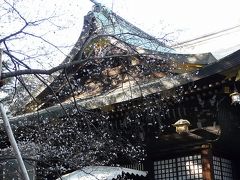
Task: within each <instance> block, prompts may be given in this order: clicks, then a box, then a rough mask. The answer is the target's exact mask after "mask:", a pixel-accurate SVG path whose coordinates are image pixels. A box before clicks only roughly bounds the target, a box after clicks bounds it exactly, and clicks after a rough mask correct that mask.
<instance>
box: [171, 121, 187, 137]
mask: <svg viewBox="0 0 240 180" xmlns="http://www.w3.org/2000/svg"><path fill="white" fill-rule="evenodd" d="M173 126H174V127H176V132H177V133H178V134H182V133H187V132H188V126H190V122H189V121H188V120H186V119H179V120H178V121H177V122H175V123H174V124H173Z"/></svg>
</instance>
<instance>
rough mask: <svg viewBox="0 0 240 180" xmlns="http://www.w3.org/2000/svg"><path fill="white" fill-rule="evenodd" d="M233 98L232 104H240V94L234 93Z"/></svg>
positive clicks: (231, 95)
mask: <svg viewBox="0 0 240 180" xmlns="http://www.w3.org/2000/svg"><path fill="white" fill-rule="evenodd" d="M230 97H231V98H232V104H240V93H239V92H237V91H235V92H234V93H232V94H230Z"/></svg>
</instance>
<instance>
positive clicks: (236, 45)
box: [98, 0, 240, 57]
mask: <svg viewBox="0 0 240 180" xmlns="http://www.w3.org/2000/svg"><path fill="white" fill-rule="evenodd" d="M98 2H101V3H102V4H104V5H106V6H107V7H109V8H111V9H113V11H114V12H116V13H118V14H119V15H121V16H122V17H124V18H125V19H127V20H128V21H130V22H132V23H133V24H136V25H137V26H139V27H140V28H142V29H143V30H145V31H147V32H149V33H150V34H152V35H154V36H159V35H161V33H162V32H163V31H164V32H165V33H169V32H173V34H171V35H172V36H173V37H174V40H176V42H183V41H187V40H191V39H194V38H197V37H201V36H204V35H207V34H211V33H215V32H218V31H221V30H224V29H228V28H231V27H235V26H238V25H240V13H239V6H240V1H238V0H210V1H209V0H194V1H193V0H181V1H179V0H165V1H164V0H141V1H137V0H98ZM170 38H172V37H170ZM209 38H210V40H207V41H206V38H205V39H201V43H200V42H198V43H194V45H193V46H184V48H182V49H178V51H180V52H182V53H184V52H186V53H201V52H212V53H213V54H214V55H215V56H217V57H222V56H225V55H226V54H228V53H230V52H232V51H235V50H237V49H240V27H238V28H234V29H232V30H231V31H225V32H223V33H220V34H217V35H215V36H210V37H208V39H209ZM203 40H204V41H203Z"/></svg>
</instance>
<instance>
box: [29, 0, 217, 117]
mask: <svg viewBox="0 0 240 180" xmlns="http://www.w3.org/2000/svg"><path fill="white" fill-rule="evenodd" d="M94 43H95V44H94ZM89 47H92V48H93V52H94V53H92V54H90V55H88V54H87V53H86V51H87V49H88V48H89ZM104 48H105V49H104ZM89 52H92V51H89ZM86 56H87V57H90V58H89V59H90V60H89V61H87V62H88V65H94V63H95V64H96V63H99V62H100V61H99V58H100V59H102V60H101V63H105V60H108V61H109V60H110V61H111V59H115V60H116V58H107V57H108V56H118V57H117V58H120V59H123V58H125V60H124V63H126V62H127V61H128V63H130V65H129V69H128V70H127V71H128V72H126V69H124V68H125V65H123V64H118V65H112V64H113V63H111V62H110V63H108V64H106V63H105V64H106V66H105V67H102V69H101V72H100V74H101V75H97V77H98V78H99V79H101V80H104V79H109V78H112V76H111V77H110V75H109V73H111V71H112V70H113V71H114V72H113V73H116V72H118V71H120V70H121V73H122V72H123V71H124V73H125V75H127V76H134V77H137V78H134V80H130V79H129V78H128V79H126V78H125V79H124V78H122V79H120V80H119V79H118V82H117V84H116V79H114V78H112V79H113V80H112V79H111V81H112V84H113V83H115V84H114V85H113V86H112V84H110V85H111V86H112V87H110V88H109V87H108V89H104V88H103V86H104V84H103V85H102V84H101V83H102V82H101V83H99V81H100V80H99V81H97V82H96V80H94V81H93V80H92V79H93V78H91V77H92V76H91V75H88V77H87V78H88V79H87V80H85V81H84V82H81V83H82V84H81V86H83V89H84V87H85V85H86V83H87V88H85V89H87V90H86V91H84V92H81V93H82V94H80V95H78V96H76V97H75V98H76V99H77V100H78V102H80V101H84V102H91V103H90V104H89V103H84V104H87V105H84V107H86V108H90V109H92V108H96V107H100V106H104V105H108V104H109V103H118V102H122V101H126V100H129V99H132V98H137V97H140V96H146V95H148V94H151V93H156V92H160V91H162V90H164V89H170V88H172V87H174V86H178V85H181V84H183V82H185V80H184V81H183V82H181V83H179V82H180V81H179V80H180V79H189V78H186V77H187V75H185V73H188V72H194V71H196V70H199V69H201V68H202V67H204V66H205V65H207V64H211V63H213V62H216V61H217V60H216V59H215V58H214V57H213V56H212V54H211V53H205V54H177V53H174V50H173V49H171V48H169V47H167V46H166V45H165V44H164V41H159V40H158V39H156V38H154V37H152V36H150V35H148V34H147V33H145V32H143V31H142V30H140V29H139V28H137V27H136V26H134V25H132V24H131V23H129V22H127V21H125V20H124V19H123V18H121V17H120V16H118V15H116V14H115V13H113V12H112V11H110V10H108V9H107V8H105V7H103V6H101V5H100V4H97V5H95V6H94V8H93V11H91V12H89V13H88V14H87V15H86V16H85V18H84V26H83V30H82V32H81V35H80V37H79V39H78V41H77V43H76V44H75V46H74V47H73V49H72V50H71V52H70V54H69V56H68V57H66V59H65V60H64V61H63V63H69V62H72V61H80V62H81V61H83V62H84V63H85V64H86V59H84V58H85V57H86ZM91 60H92V62H91ZM97 60H98V62H97ZM126 60H127V61H126ZM152 62H153V63H152ZM151 63H152V64H151ZM100 65H102V64H97V66H95V68H96V69H98V68H99V66H100ZM149 65H150V66H151V69H150V70H149V69H147V67H149ZM91 67H92V66H91ZM166 67H167V68H166ZM139 68H142V69H141V70H139ZM96 69H94V67H92V69H89V66H84V65H79V66H78V67H75V69H74V68H70V69H69V70H68V71H67V73H68V74H69V75H71V76H73V75H74V73H77V74H80V73H82V72H85V71H86V72H89V71H96ZM146 71H147V72H146ZM121 73H118V74H116V76H119V75H122V74H121ZM129 73H132V74H130V75H129ZM90 74H91V73H90ZM63 77H64V72H62V73H60V74H59V76H58V77H57V78H55V79H53V80H52V81H51V84H50V85H49V86H50V87H51V88H52V89H54V90H56V93H59V92H61V91H66V90H65V89H64V88H66V85H67V82H66V80H62V79H63ZM61 78H62V79H61ZM136 79H138V80H137V81H136ZM113 81H114V82H113ZM104 82H105V81H104ZM99 84H100V85H99ZM110 85H109V84H105V87H107V86H110ZM89 86H94V87H93V88H92V87H91V88H92V90H90V91H89ZM91 88H90V89H91ZM130 91H131V92H130ZM140 91H141V92H140ZM50 94H52V92H51V90H50V89H49V88H46V87H45V86H44V87H43V88H42V89H41V88H39V89H38V92H37V93H35V97H36V99H37V101H38V103H39V104H41V106H39V105H37V104H36V102H35V101H32V102H29V103H28V104H27V106H26V108H27V109H28V108H29V109H30V110H27V111H26V112H29V111H35V110H39V109H43V108H46V107H50V106H52V105H54V104H53V103H52V104H49V105H46V102H49V101H51V97H52V96H53V95H52V96H50ZM69 96H70V98H71V94H69ZM96 98H97V99H98V101H95V100H93V101H94V102H96V103H95V104H94V103H92V100H91V99H96ZM99 99H101V100H99ZM109 99H111V101H109ZM61 102H62V103H70V102H72V99H69V98H63V99H62V100H61Z"/></svg>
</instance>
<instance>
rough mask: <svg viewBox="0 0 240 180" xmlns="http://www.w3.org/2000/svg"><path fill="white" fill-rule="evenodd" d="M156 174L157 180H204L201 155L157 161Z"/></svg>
mask: <svg viewBox="0 0 240 180" xmlns="http://www.w3.org/2000/svg"><path fill="white" fill-rule="evenodd" d="M154 174H155V180H163V179H169V180H188V179H196V180H200V179H203V178H202V159H201V155H193V156H185V157H179V158H174V159H168V160H161V161H155V162H154Z"/></svg>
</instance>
